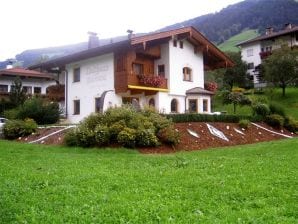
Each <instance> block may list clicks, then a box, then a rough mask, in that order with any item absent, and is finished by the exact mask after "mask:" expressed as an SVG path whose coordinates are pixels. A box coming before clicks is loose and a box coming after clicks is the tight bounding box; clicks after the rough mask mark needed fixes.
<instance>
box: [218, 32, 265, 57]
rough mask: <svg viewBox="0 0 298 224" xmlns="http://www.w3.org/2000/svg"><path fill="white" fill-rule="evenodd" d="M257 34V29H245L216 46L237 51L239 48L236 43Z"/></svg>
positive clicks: (224, 49) (223, 49)
mask: <svg viewBox="0 0 298 224" xmlns="http://www.w3.org/2000/svg"><path fill="white" fill-rule="evenodd" d="M257 36H259V33H258V31H257V30H245V31H243V32H241V33H239V34H237V35H235V36H232V37H231V38H230V39H228V40H226V41H225V42H223V43H222V44H220V45H218V47H219V49H220V50H222V51H232V52H238V51H240V50H239V48H237V47H236V44H238V43H240V42H242V41H245V40H249V39H252V38H255V37H257Z"/></svg>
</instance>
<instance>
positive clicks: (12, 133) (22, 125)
mask: <svg viewBox="0 0 298 224" xmlns="http://www.w3.org/2000/svg"><path fill="white" fill-rule="evenodd" d="M36 129H37V124H36V122H35V121H34V120H32V119H26V120H25V121H22V120H8V121H7V122H6V123H5V125H4V126H3V135H4V137H5V138H6V139H16V138H18V137H23V136H27V135H30V134H32V133H34V132H35V131H36Z"/></svg>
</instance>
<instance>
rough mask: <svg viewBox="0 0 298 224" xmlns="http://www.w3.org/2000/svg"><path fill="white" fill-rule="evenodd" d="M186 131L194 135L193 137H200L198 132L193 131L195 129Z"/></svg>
mask: <svg viewBox="0 0 298 224" xmlns="http://www.w3.org/2000/svg"><path fill="white" fill-rule="evenodd" d="M187 132H188V133H189V134H190V135H192V136H194V137H196V138H199V137H200V136H199V135H198V133H197V132H195V131H193V130H190V129H187Z"/></svg>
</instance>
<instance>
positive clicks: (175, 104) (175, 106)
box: [171, 99, 178, 113]
mask: <svg viewBox="0 0 298 224" xmlns="http://www.w3.org/2000/svg"><path fill="white" fill-rule="evenodd" d="M171 112H172V113H177V112H178V101H177V100H176V99H172V101H171Z"/></svg>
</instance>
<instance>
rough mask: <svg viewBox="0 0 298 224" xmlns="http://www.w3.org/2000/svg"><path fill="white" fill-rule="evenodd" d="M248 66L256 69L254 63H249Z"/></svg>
mask: <svg viewBox="0 0 298 224" xmlns="http://www.w3.org/2000/svg"><path fill="white" fill-rule="evenodd" d="M247 68H248V69H254V68H255V66H254V63H248V64H247Z"/></svg>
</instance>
